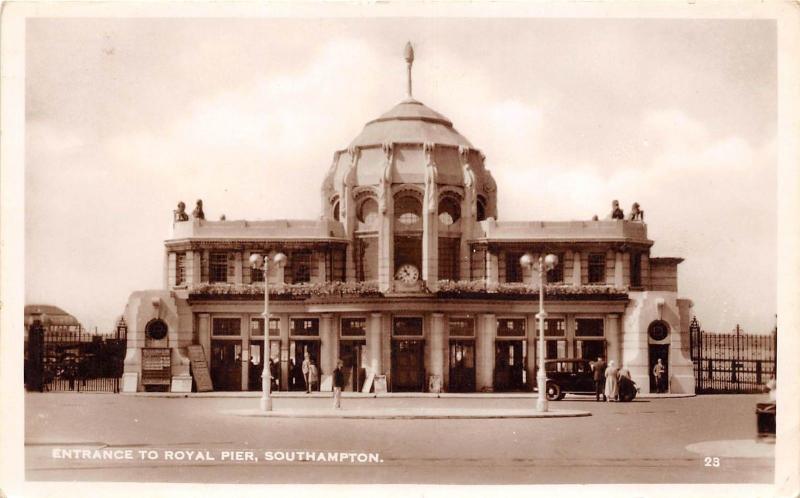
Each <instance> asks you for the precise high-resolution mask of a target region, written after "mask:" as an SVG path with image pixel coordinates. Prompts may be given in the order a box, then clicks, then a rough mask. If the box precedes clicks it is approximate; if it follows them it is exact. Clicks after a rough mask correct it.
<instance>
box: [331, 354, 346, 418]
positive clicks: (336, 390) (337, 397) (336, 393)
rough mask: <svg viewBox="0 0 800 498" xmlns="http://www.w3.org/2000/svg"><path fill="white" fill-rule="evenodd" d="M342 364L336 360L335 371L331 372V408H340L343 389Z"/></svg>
mask: <svg viewBox="0 0 800 498" xmlns="http://www.w3.org/2000/svg"><path fill="white" fill-rule="evenodd" d="M343 367H344V363H342V360H336V369H335V370H334V371H333V407H334V408H335V409H337V410H338V409H339V408H341V407H342V389H343V388H344V369H343Z"/></svg>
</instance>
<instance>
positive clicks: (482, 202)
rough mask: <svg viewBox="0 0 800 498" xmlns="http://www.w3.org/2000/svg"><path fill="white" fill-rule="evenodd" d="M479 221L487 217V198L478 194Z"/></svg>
mask: <svg viewBox="0 0 800 498" xmlns="http://www.w3.org/2000/svg"><path fill="white" fill-rule="evenodd" d="M477 214H478V217H477V218H478V221H483V220H485V219H486V199H484V198H483V197H482V196H478V213H477Z"/></svg>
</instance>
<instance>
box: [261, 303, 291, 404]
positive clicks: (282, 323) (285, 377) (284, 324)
mask: <svg viewBox="0 0 800 498" xmlns="http://www.w3.org/2000/svg"><path fill="white" fill-rule="evenodd" d="M278 320H279V322H278V327H279V329H280V333H281V336H280V337H281V389H282V390H284V391H288V390H289V366H290V365H291V363H290V362H289V315H287V314H286V313H282V314H280V315H278ZM264 328H265V330H264V333H265V334H269V322H267V323H266V324H265V325H264ZM268 355H269V352H268V351H265V352H264V358H269V356H268Z"/></svg>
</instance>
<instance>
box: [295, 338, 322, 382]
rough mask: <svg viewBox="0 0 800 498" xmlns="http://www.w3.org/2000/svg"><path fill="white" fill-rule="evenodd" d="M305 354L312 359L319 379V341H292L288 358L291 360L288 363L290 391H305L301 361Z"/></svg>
mask: <svg viewBox="0 0 800 498" xmlns="http://www.w3.org/2000/svg"><path fill="white" fill-rule="evenodd" d="M306 353H308V355H309V356H310V357H311V358H313V359H314V363H315V364H316V365H317V371H318V372H320V378H321V372H322V370H321V368H320V364H319V341H314V340H311V341H309V340H300V339H293V340H291V341H289V358H291V361H290V362H289V390H291V391H305V390H306V381H305V378H304V377H303V359H304V358H305V354H306Z"/></svg>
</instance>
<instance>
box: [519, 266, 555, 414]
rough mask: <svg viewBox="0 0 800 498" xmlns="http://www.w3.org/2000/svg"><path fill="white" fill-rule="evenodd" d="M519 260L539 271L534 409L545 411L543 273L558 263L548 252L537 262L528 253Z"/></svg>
mask: <svg viewBox="0 0 800 498" xmlns="http://www.w3.org/2000/svg"><path fill="white" fill-rule="evenodd" d="M519 262H520V263H521V264H522V266H524V267H526V268H530V269H531V270H533V269H534V268H535V269H537V270H538V272H539V313H537V314H536V318H538V319H539V355H538V356H539V359H538V363H539V368H538V369H537V370H536V389H537V390H538V391H539V397H538V398H537V400H536V411H538V412H546V411H547V374H546V373H545V371H544V319H545V318H547V312H545V310H544V283H545V278H544V274H545V272H546V271H547V270H552V269H553V268H555V267H556V265H557V264H558V256H556V255H555V254H548V255H547V256H544V257H542V256H539V261H538V264H536V260H535V258H534V257H533V255H532V254H530V253H525V254H524V255H522V257H521V258H520V260H519ZM534 278H535V277H534V275H533V271H531V286H533V283H534Z"/></svg>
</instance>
